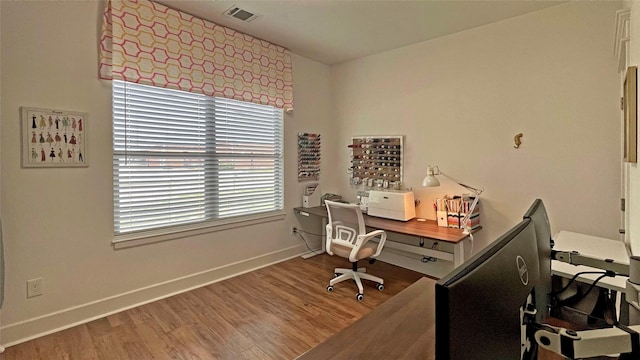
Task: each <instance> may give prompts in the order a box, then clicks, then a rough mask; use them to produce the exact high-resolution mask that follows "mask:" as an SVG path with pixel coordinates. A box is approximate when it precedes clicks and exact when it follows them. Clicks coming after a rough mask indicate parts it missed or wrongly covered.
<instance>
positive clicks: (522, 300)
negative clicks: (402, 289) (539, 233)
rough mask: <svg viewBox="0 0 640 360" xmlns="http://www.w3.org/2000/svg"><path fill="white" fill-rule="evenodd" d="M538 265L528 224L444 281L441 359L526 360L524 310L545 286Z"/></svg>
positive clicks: (439, 293)
mask: <svg viewBox="0 0 640 360" xmlns="http://www.w3.org/2000/svg"><path fill="white" fill-rule="evenodd" d="M538 261H539V258H538V243H537V238H536V229H535V225H534V223H533V222H532V219H529V218H526V219H524V220H522V222H520V223H519V224H518V225H516V226H515V227H513V228H512V229H511V230H509V231H507V232H506V233H505V234H504V235H502V236H501V237H500V238H498V239H497V240H495V241H494V242H493V243H491V244H490V245H488V246H487V247H486V248H484V249H483V250H482V251H481V252H479V253H478V254H477V255H475V256H474V257H472V258H471V259H469V260H468V261H466V262H465V263H464V264H462V265H461V266H460V267H458V268H456V269H455V270H454V271H453V272H451V273H449V274H448V275H447V276H446V277H444V278H442V279H441V280H439V281H438V282H437V283H436V289H435V290H436V359H437V360H448V359H459V360H473V359H483V360H484V359H520V358H521V346H520V343H521V342H520V336H521V313H520V309H521V307H523V306H525V305H526V304H527V302H528V301H531V302H532V301H533V299H532V298H533V297H534V294H533V292H534V291H533V290H534V287H535V286H537V285H538V284H539V283H540V266H539V265H538ZM549 281H550V280H549ZM534 347H535V346H534Z"/></svg>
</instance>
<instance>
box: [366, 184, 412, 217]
mask: <svg viewBox="0 0 640 360" xmlns="http://www.w3.org/2000/svg"><path fill="white" fill-rule="evenodd" d="M367 214H368V215H370V216H377V217H383V218H387V219H393V220H401V221H408V220H411V219H413V218H415V217H416V204H415V198H414V196H413V191H393V190H387V191H379V190H370V191H369V203H368V209H367Z"/></svg>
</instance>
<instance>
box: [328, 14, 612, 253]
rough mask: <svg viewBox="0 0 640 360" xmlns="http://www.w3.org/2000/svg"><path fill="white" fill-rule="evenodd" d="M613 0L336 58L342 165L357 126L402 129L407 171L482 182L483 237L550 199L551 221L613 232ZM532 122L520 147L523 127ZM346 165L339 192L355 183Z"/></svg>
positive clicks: (425, 208) (411, 176)
mask: <svg viewBox="0 0 640 360" xmlns="http://www.w3.org/2000/svg"><path fill="white" fill-rule="evenodd" d="M619 7H620V3H617V2H571V3H567V4H563V5H559V6H555V7H551V8H548V9H545V10H541V11H538V12H534V13H530V14H527V15H523V16H519V17H515V18H512V19H508V20H505V21H501V22H498V23H493V24H489V25H486V26H483V27H479V28H475V29H472V30H469V31H464V32H460V33H456V34H453V35H449V36H446V37H442V38H439V39H435V40H432V41H427V42H423V43H419V44H415V45H412V46H407V47H404V48H400V49H396V50H393V51H389V52H385V53H382V54H378V55H373V56H369V57H366V58H362V59H357V60H354V61H351V62H348V63H344V64H341V65H338V66H335V67H332V69H331V89H332V91H331V95H332V105H333V107H334V116H335V117H336V119H337V120H338V124H339V129H338V130H339V133H338V134H339V139H338V144H341V146H340V147H339V150H340V154H339V160H338V161H339V164H340V165H341V168H340V167H338V168H339V170H338V172H337V173H338V174H343V173H344V171H341V169H345V170H346V169H347V167H348V166H349V162H348V149H347V146H346V145H347V144H348V143H349V138H350V137H351V136H354V135H384V134H388V135H405V163H404V165H405V172H404V176H405V184H406V185H407V186H408V187H413V189H414V191H415V193H416V197H417V198H419V199H421V200H422V204H421V205H420V207H419V208H418V214H417V215H418V216H419V217H420V216H422V217H427V218H431V219H434V218H435V213H434V210H433V207H432V206H431V204H432V200H433V198H434V197H437V196H439V195H442V194H444V193H451V192H452V191H458V192H459V191H460V190H461V189H459V188H458V187H457V186H455V185H454V186H451V184H449V186H443V187H441V188H428V189H427V188H421V187H420V182H421V180H422V177H423V176H424V175H425V168H426V166H427V165H429V164H430V165H439V167H440V169H441V170H443V171H444V172H446V173H448V174H449V175H451V176H453V177H455V178H457V179H459V180H462V181H463V182H465V183H467V184H469V185H472V186H479V187H484V188H485V192H484V193H483V195H482V197H481V199H482V203H481V204H482V215H481V221H482V225H483V227H484V229H483V230H482V231H481V232H479V233H478V234H477V236H476V239H477V243H479V245H478V246H476V248H475V250H476V251H477V250H479V249H480V248H481V247H482V246H484V245H486V244H487V243H489V242H490V241H492V240H494V239H495V238H496V236H498V235H500V234H502V233H503V232H504V231H506V230H507V229H508V228H510V227H511V226H513V225H515V224H516V223H517V221H519V220H520V219H521V216H522V214H523V213H524V212H525V210H526V209H527V208H528V207H529V205H530V204H531V202H532V201H533V200H534V199H535V198H541V199H543V200H544V202H545V205H546V207H547V210H548V212H549V215H550V220H551V225H552V231H553V232H557V231H559V230H571V231H576V232H582V233H587V234H592V235H595V236H603V237H609V238H617V237H618V234H617V229H618V227H619V216H620V215H619V210H618V202H619V200H618V199H619V197H620V194H619V192H620V190H619V189H620V166H621V165H620V157H619V156H620V138H619V134H620V122H619V119H620V110H619V81H618V73H617V68H616V59H615V58H614V56H613V51H612V49H613V41H612V40H613V34H614V23H615V11H616V10H617V9H618V8H619ZM520 132H521V133H523V134H524V137H523V138H522V141H523V144H522V146H521V148H520V149H518V150H516V149H514V148H513V144H514V142H513V137H514V135H515V134H517V133H520ZM347 180H348V179H347V177H346V176H341V188H340V191H341V192H343V193H345V194H352V195H351V197H352V199H353V198H354V196H353V193H354V190H353V189H352V188H350V187H349V185H348V182H347Z"/></svg>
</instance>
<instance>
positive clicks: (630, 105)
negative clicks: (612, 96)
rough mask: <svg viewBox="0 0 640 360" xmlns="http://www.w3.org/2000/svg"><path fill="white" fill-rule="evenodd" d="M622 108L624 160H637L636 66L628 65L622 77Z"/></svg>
mask: <svg viewBox="0 0 640 360" xmlns="http://www.w3.org/2000/svg"><path fill="white" fill-rule="evenodd" d="M623 94H624V95H623V98H622V108H623V109H622V110H623V112H624V161H625V162H628V163H637V162H638V141H637V138H638V104H637V97H638V67H637V66H629V67H628V68H627V75H626V77H625V79H624V89H623Z"/></svg>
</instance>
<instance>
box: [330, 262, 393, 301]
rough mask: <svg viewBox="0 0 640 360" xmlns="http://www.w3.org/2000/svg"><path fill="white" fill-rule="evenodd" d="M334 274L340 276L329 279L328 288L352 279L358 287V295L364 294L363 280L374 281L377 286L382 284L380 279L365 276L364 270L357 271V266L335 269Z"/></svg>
mask: <svg viewBox="0 0 640 360" xmlns="http://www.w3.org/2000/svg"><path fill="white" fill-rule="evenodd" d="M334 272H335V273H336V274H340V275H338V276H337V277H335V278H333V279H331V281H329V286H333V285H335V284H337V283H339V282H342V281H345V280H349V279H353V281H354V282H355V283H356V285H357V286H358V294H364V288H363V287H362V280H363V279H364V280H370V281H375V282H377V283H378V284H384V280H383V279H382V278H379V277H377V276H374V275H371V274H367V269H366V268H360V269H358V268H357V266H354V269H344V268H336V269H335V270H334Z"/></svg>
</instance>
